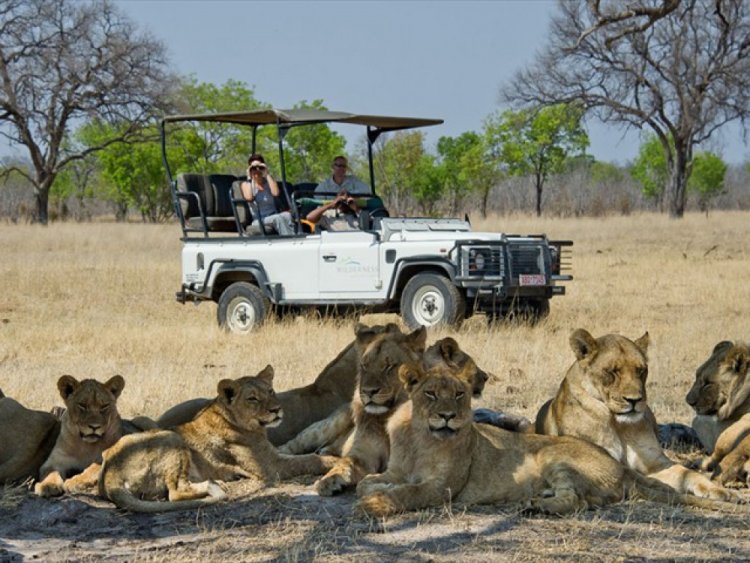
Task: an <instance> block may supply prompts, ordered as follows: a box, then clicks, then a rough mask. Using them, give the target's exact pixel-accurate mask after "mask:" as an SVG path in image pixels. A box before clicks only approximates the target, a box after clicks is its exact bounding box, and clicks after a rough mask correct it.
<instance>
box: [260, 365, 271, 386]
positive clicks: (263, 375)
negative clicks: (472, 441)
mask: <svg viewBox="0 0 750 563" xmlns="http://www.w3.org/2000/svg"><path fill="white" fill-rule="evenodd" d="M273 375H274V371H273V366H272V365H271V364H268V365H267V366H266V367H264V368H263V369H262V370H261V371H260V373H258V376H257V377H258V379H262V380H263V381H265V382H266V383H268V384H269V385H273Z"/></svg>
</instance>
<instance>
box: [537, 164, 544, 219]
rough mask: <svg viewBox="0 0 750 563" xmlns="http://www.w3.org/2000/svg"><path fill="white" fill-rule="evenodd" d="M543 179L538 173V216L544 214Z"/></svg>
mask: <svg viewBox="0 0 750 563" xmlns="http://www.w3.org/2000/svg"><path fill="white" fill-rule="evenodd" d="M542 182H543V180H542V177H541V175H540V174H537V175H536V216H537V217H541V216H542V188H543V184H542Z"/></svg>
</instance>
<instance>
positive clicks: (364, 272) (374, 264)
mask: <svg viewBox="0 0 750 563" xmlns="http://www.w3.org/2000/svg"><path fill="white" fill-rule="evenodd" d="M379 247H380V242H379V240H378V238H377V237H376V236H375V234H374V233H368V232H364V231H338V232H332V231H323V232H322V233H321V234H320V254H319V262H318V272H319V283H318V287H319V288H320V292H321V294H325V295H326V296H327V297H331V296H330V294H331V293H335V294H336V299H346V298H364V297H374V296H379V295H381V294H382V293H383V283H382V281H381V280H380V260H379V254H378V253H379Z"/></svg>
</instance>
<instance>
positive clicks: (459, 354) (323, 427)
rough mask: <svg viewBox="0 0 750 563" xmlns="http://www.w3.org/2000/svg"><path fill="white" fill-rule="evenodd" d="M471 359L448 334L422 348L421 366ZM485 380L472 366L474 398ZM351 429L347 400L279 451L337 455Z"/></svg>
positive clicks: (454, 362) (350, 411)
mask: <svg viewBox="0 0 750 563" xmlns="http://www.w3.org/2000/svg"><path fill="white" fill-rule="evenodd" d="M473 361H474V360H473V359H472V358H471V356H469V355H468V354H467V353H466V352H464V351H463V350H461V347H460V346H459V345H458V342H456V341H455V340H454V339H453V338H451V337H445V338H442V339H440V340H438V341H437V342H435V343H434V344H432V345H431V346H429V347H428V348H427V349H426V350H425V352H424V355H423V358H422V365H423V366H424V367H425V369H429V368H431V367H434V366H436V365H443V364H446V365H451V366H456V367H458V368H462V367H464V366H465V365H466V363H467V362H473ZM475 365H476V364H475ZM391 375H392V374H391ZM488 379H489V375H488V374H487V373H486V372H485V371H483V370H481V369H480V368H479V367H476V376H475V382H474V391H473V392H474V396H475V397H479V396H481V394H482V391H483V390H484V386H485V384H486V383H487V380H488ZM355 401H356V399H355ZM353 430H354V419H353V418H352V403H349V404H346V405H344V406H343V407H340V408H339V409H338V410H337V411H336V412H334V413H333V414H332V415H331V416H329V417H328V418H326V419H324V420H320V421H318V422H316V423H314V424H311V425H310V426H308V427H307V428H305V429H304V430H303V431H302V432H300V433H299V434H298V435H297V436H295V437H294V439H292V440H290V441H289V442H287V443H286V444H284V445H283V446H281V447H279V451H281V452H284V453H288V454H301V453H308V452H318V453H327V454H331V455H338V456H340V455H341V452H342V448H343V447H344V444H345V443H346V441H347V439H348V438H349V436H350V434H351V433H352V431H353Z"/></svg>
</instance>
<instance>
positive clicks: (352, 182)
mask: <svg viewBox="0 0 750 563" xmlns="http://www.w3.org/2000/svg"><path fill="white" fill-rule="evenodd" d="M348 169H349V164H348V163H347V161H346V157H345V156H337V157H336V158H334V159H333V167H332V170H333V175H331V176H329V177H328V178H326V179H325V180H323V181H322V182H321V183H320V184H318V187H317V188H315V193H316V194H320V193H329V194H335V193H339V192H341V190H346V192H347V193H350V194H353V195H370V194H371V193H372V190H370V186H368V185H367V184H365V183H364V182H361V181H360V180H358V179H357V178H355V177H354V176H352V175H351V174H349V175H347V173H346V171H347V170H348Z"/></svg>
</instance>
